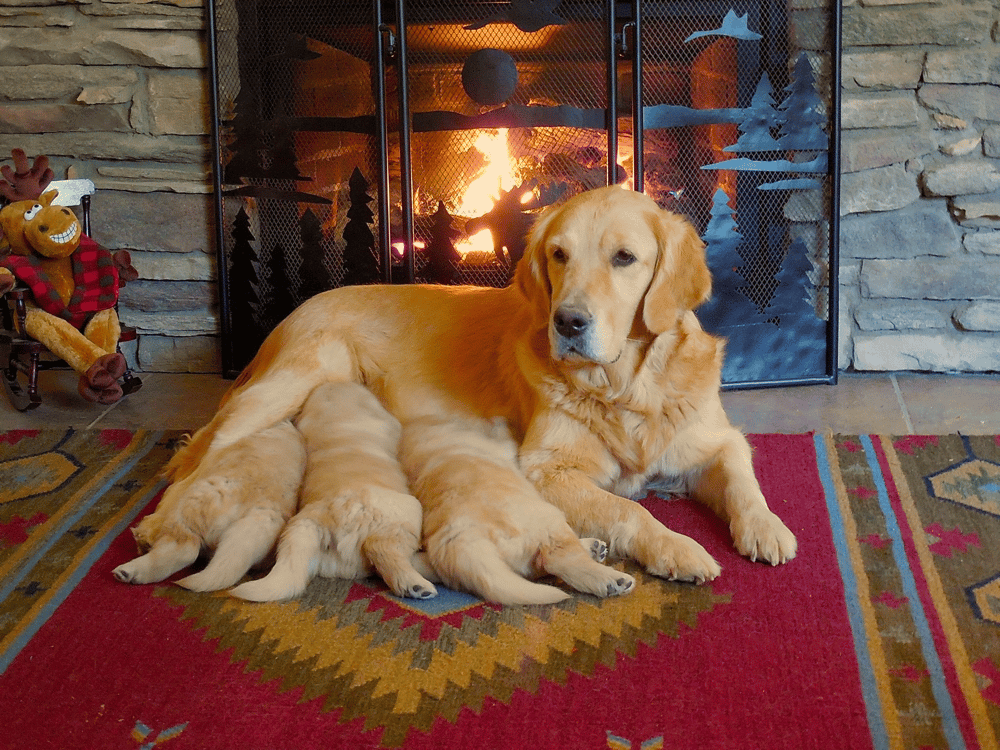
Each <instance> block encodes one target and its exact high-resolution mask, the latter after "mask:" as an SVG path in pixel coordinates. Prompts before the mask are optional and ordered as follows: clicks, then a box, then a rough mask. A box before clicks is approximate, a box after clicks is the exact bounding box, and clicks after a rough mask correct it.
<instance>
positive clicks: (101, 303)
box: [0, 234, 118, 328]
mask: <svg viewBox="0 0 1000 750" xmlns="http://www.w3.org/2000/svg"><path fill="white" fill-rule="evenodd" d="M70 258H71V260H72V261H73V282H74V284H75V288H74V289H73V296H72V297H71V298H70V301H69V304H65V303H63V301H62V299H61V298H60V297H59V294H58V293H57V292H56V290H55V287H53V286H52V282H51V281H50V280H49V277H48V274H46V273H45V272H44V271H43V270H42V268H41V261H40V259H39V258H37V257H35V256H33V255H28V256H25V255H13V254H11V255H8V256H7V257H6V258H3V259H2V260H0V265H3V266H4V267H6V268H9V269H10V270H11V271H12V272H13V274H14V275H15V276H16V277H17V279H18V280H19V281H20V282H21V283H22V284H24V285H25V286H27V287H28V288H29V289H31V294H32V295H33V296H34V298H35V304H37V305H38V306H39V307H40V308H42V309H43V310H45V312H48V313H52V314H53V315H56V316H58V317H60V318H63V319H64V320H67V321H69V322H70V323H72V324H73V325H74V326H76V327H77V328H83V326H84V324H85V323H86V322H87V318H88V317H89V316H91V315H93V314H94V313H95V312H98V311H99V310H107V309H108V308H109V307H114V306H115V304H116V303H117V302H118V269H117V268H115V262H114V259H113V258H112V257H111V253H110V252H108V251H107V250H106V249H105V248H103V247H101V246H100V245H98V244H97V243H96V242H94V241H93V240H92V239H90V237H88V236H87V235H85V234H84V235H81V236H80V247H79V248H77V250H76V252H74V253H73V255H72V256H70Z"/></svg>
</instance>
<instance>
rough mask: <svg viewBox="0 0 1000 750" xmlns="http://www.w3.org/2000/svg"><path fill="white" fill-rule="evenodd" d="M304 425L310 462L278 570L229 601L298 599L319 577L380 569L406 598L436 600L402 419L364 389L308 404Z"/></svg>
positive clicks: (321, 396) (329, 393)
mask: <svg viewBox="0 0 1000 750" xmlns="http://www.w3.org/2000/svg"><path fill="white" fill-rule="evenodd" d="M296 424H297V426H298V428H299V431H300V432H301V433H302V435H303V436H304V438H305V441H306V451H307V455H308V458H307V464H306V474H305V479H304V480H303V483H302V490H301V495H300V502H299V511H298V513H296V515H295V517H294V518H292V520H291V521H289V522H288V525H287V526H286V528H285V530H284V532H282V534H281V540H280V542H279V543H278V559H277V562H276V563H275V565H274V568H273V569H272V570H271V572H270V573H269V574H268V575H267V576H265V577H264V578H261V579H260V580H257V581H248V582H247V583H244V584H241V585H240V586H237V587H236V588H235V589H233V590H232V591H231V592H230V593H232V594H233V596H237V597H239V598H241V599H249V600H251V601H274V600H277V599H289V598H291V597H294V596H298V595H299V594H301V593H302V592H303V591H305V588H306V586H307V585H308V584H309V581H311V580H312V578H313V576H316V575H320V576H324V577H326V578H361V577H364V576H367V575H371V574H372V573H373V572H376V571H377V572H378V574H379V575H380V576H382V579H383V580H384V581H385V582H386V584H387V585H388V586H389V588H390V589H392V592H393V593H394V594H396V595H397V596H406V597H411V598H414V599H427V598H430V597H432V596H436V595H437V589H436V588H434V584H433V583H431V582H430V581H429V580H427V578H426V577H425V576H426V575H433V574H432V573H431V572H430V570H428V569H427V568H426V565H425V564H424V563H423V561H422V558H421V556H419V555H418V552H417V551H418V549H419V547H420V503H419V502H418V501H417V499H416V498H415V497H413V496H412V495H411V494H409V492H408V490H407V486H406V477H404V476H403V473H402V471H401V470H400V466H399V463H398V461H397V459H396V453H397V451H398V449H399V440H400V431H401V427H400V424H399V421H398V420H397V419H396V418H395V417H393V416H392V415H391V414H389V412H387V411H386V410H385V409H384V408H383V407H382V405H381V404H380V403H379V401H378V399H377V398H375V396H373V395H372V393H371V392H370V391H369V390H368V389H367V388H365V387H364V386H361V385H358V384H356V383H328V384H325V385H321V386H320V387H318V388H317V389H316V390H315V391H313V393H312V394H311V395H310V396H309V398H308V399H307V400H306V402H305V405H304V406H303V407H302V413H301V414H300V415H299V417H298V419H297V421H296ZM415 566H420V567H421V569H422V570H423V573H421V572H419V571H418V570H417V567H415Z"/></svg>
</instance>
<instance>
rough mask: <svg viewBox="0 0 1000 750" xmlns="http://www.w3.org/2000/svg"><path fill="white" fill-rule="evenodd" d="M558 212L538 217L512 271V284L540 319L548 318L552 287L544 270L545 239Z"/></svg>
mask: <svg viewBox="0 0 1000 750" xmlns="http://www.w3.org/2000/svg"><path fill="white" fill-rule="evenodd" d="M558 212H559V209H558V208H550V209H548V210H547V211H545V212H544V213H543V214H542V215H541V216H540V217H538V220H537V221H536V222H535V224H534V226H532V228H531V231H530V232H528V243H527V247H525V250H524V256H523V257H522V258H521V260H520V261H518V264H517V268H516V269H515V270H514V283H515V284H516V285H517V288H518V289H520V290H521V294H523V295H524V298H525V299H527V300H528V302H530V303H531V304H532V306H533V307H534V311H535V313H536V314H537V315H538V316H539V317H540V318H548V316H549V305H550V302H551V298H552V285H551V284H550V283H549V274H548V271H547V270H546V263H547V259H546V257H545V238H546V237H547V236H548V230H549V226H550V225H551V224H552V220H553V218H554V217H555V216H556V214H557V213H558Z"/></svg>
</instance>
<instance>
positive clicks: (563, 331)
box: [552, 307, 590, 339]
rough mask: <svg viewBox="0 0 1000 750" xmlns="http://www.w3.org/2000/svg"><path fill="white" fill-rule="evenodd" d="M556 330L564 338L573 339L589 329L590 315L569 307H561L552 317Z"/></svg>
mask: <svg viewBox="0 0 1000 750" xmlns="http://www.w3.org/2000/svg"><path fill="white" fill-rule="evenodd" d="M552 322H553V323H554V324H555V327H556V332H557V333H558V334H559V335H560V336H562V337H563V338H567V339H572V338H576V337H577V336H579V335H580V334H581V333H583V332H584V331H586V330H587V327H588V326H589V325H590V315H588V314H587V313H583V312H580V311H579V310H572V309H568V308H562V307H561V308H559V309H558V310H556V314H555V315H554V316H553V318H552Z"/></svg>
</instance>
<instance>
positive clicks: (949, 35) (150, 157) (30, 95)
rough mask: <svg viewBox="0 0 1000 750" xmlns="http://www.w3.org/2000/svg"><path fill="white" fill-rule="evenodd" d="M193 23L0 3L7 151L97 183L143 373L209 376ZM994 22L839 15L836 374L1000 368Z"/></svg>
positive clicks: (890, 8)
mask: <svg viewBox="0 0 1000 750" xmlns="http://www.w3.org/2000/svg"><path fill="white" fill-rule="evenodd" d="M794 5H795V6H797V7H806V8H808V7H809V6H810V5H811V3H810V2H809V0H795V2H794ZM204 13H205V11H204V8H203V3H202V0H160V1H159V2H142V1H134V2H128V1H124V2H113V1H102V0H77V2H75V3H73V4H69V3H64V2H61V1H60V0H7V2H5V3H4V4H3V5H2V7H0V135H2V139H0V147H2V148H3V150H4V152H3V154H0V156H5V155H6V152H7V151H9V149H10V148H12V147H15V146H21V147H23V148H25V149H26V150H27V151H28V152H29V153H32V154H37V153H46V154H49V155H50V156H51V157H52V160H53V164H54V166H55V168H56V170H57V172H58V173H59V174H58V176H59V177H66V176H81V177H90V178H91V179H93V180H94V181H95V183H96V184H97V186H98V189H99V194H98V196H97V198H96V199H95V214H96V221H95V230H94V234H95V237H96V238H97V239H98V240H99V241H100V242H102V243H103V244H105V245H107V246H109V247H112V248H128V249H130V250H132V252H133V258H134V263H135V266H136V267H137V268H138V269H139V272H140V275H141V278H140V280H139V281H137V282H134V283H132V284H130V285H129V286H128V287H126V289H125V290H124V294H123V300H122V306H121V309H122V317H123V318H125V319H127V320H128V321H129V322H130V323H133V324H136V325H138V326H139V328H140V331H141V332H142V334H143V335H142V336H141V338H140V343H139V346H138V351H137V352H136V353H135V356H136V358H137V360H138V366H139V367H140V368H141V369H143V370H147V371H148V370H157V371H211V372H217V371H219V369H220V364H219V354H218V352H219V346H218V335H219V322H218V312H217V301H216V298H217V293H216V289H215V280H216V278H217V271H216V268H215V266H214V241H213V237H214V234H213V232H214V230H213V229H212V208H211V205H212V204H211V196H210V190H211V187H210V184H211V181H210V177H209V175H210V170H211V157H210V146H209V142H208V137H207V133H208V132H209V125H208V114H207V113H208V106H207V94H206V92H207V89H208V84H207V71H206V56H205V49H206V45H205V38H204V28H205V15H204ZM998 15H1000V7H998V3H997V1H996V0H992V1H991V0H969V1H968V2H960V1H959V0H939V1H938V2H908V1H907V0H864V2H860V1H858V2H855V1H853V0H848V2H846V3H845V6H844V26H843V45H844V54H843V64H842V72H843V110H842V119H843V138H842V147H843V149H842V161H841V170H842V174H843V181H842V200H841V214H842V231H841V256H842V265H841V269H840V282H841V302H842V304H841V341H840V361H841V367H848V366H853V367H854V368H856V369H860V370H884V369H917V370H968V371H989V370H1000V44H998V39H1000V31H998ZM801 31H803V30H802V29H800V32H801Z"/></svg>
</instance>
